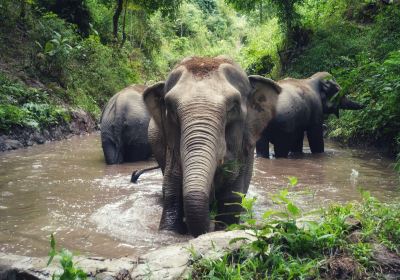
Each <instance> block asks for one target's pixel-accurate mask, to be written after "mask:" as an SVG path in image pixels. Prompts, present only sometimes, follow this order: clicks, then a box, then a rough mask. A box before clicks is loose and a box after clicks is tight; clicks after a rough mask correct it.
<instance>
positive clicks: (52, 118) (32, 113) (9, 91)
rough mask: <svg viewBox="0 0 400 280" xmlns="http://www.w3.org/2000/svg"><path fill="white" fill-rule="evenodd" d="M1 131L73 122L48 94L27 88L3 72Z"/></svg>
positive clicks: (0, 85) (0, 75)
mask: <svg viewBox="0 0 400 280" xmlns="http://www.w3.org/2000/svg"><path fill="white" fill-rule="evenodd" d="M0 101H1V102H0V103H1V104H0V130H1V131H5V132H7V131H9V130H10V129H12V128H13V127H16V126H19V127H32V128H44V127H48V126H51V125H56V124H60V123H62V122H69V121H70V118H71V116H70V113H69V111H68V110H67V109H65V108H62V107H61V106H58V105H55V104H54V102H53V101H52V100H51V98H50V97H49V94H48V92H46V91H44V90H39V89H35V88H28V87H26V86H24V85H22V84H21V83H18V82H14V81H11V80H9V79H8V78H7V77H6V76H5V75H3V74H2V73H0Z"/></svg>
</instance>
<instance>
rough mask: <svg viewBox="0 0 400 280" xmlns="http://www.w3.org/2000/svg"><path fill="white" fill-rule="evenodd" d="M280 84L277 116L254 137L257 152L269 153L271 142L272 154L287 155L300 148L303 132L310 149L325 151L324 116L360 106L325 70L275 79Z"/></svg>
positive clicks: (260, 153) (298, 151)
mask: <svg viewBox="0 0 400 280" xmlns="http://www.w3.org/2000/svg"><path fill="white" fill-rule="evenodd" d="M277 83H278V85H279V86H280V87H281V88H282V92H281V94H280V95H279V98H278V103H277V105H276V116H275V117H274V119H272V120H271V122H270V123H269V125H268V126H267V128H266V129H265V130H264V131H263V132H262V135H261V138H260V139H259V140H258V141H257V146H256V150H257V156H262V157H267V158H268V157H269V147H268V146H269V143H270V142H271V143H272V144H274V152H275V157H277V158H279V157H287V156H288V154H289V152H293V153H302V152H303V138H304V132H307V138H308V142H309V145H310V150H311V152H312V153H323V152H324V139H323V120H324V116H326V115H329V114H335V115H336V116H337V117H339V109H347V110H359V109H362V108H363V106H362V105H360V104H358V103H356V102H353V101H351V100H349V99H347V97H346V96H340V95H338V94H337V93H338V92H339V91H340V87H339V85H338V84H337V83H336V82H335V80H334V79H333V78H332V76H331V75H330V74H329V73H327V72H319V73H316V74H314V75H313V76H311V77H310V78H308V79H302V80H300V79H291V78H287V79H284V80H281V81H279V82H277Z"/></svg>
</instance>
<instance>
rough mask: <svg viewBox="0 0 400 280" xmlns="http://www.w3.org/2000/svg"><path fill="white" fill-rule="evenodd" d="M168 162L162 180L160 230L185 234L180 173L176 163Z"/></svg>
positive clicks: (173, 161)
mask: <svg viewBox="0 0 400 280" xmlns="http://www.w3.org/2000/svg"><path fill="white" fill-rule="evenodd" d="M169 158H171V160H170V161H169V162H168V164H167V166H166V169H165V174H164V179H163V197H164V204H163V212H162V216H161V221H160V230H172V231H176V232H178V233H181V234H184V233H187V228H186V224H185V223H184V221H183V195H182V171H181V167H180V166H178V164H176V163H177V161H175V160H173V159H172V157H169Z"/></svg>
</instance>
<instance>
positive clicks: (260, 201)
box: [0, 133, 400, 257]
mask: <svg viewBox="0 0 400 280" xmlns="http://www.w3.org/2000/svg"><path fill="white" fill-rule="evenodd" d="M305 152H306V153H305V154H304V156H302V157H301V158H290V159H272V160H270V159H260V158H257V159H256V160H255V165H254V173H253V179H252V181H251V185H250V189H249V192H248V195H250V196H256V197H257V203H256V205H255V210H256V213H258V214H261V213H262V212H263V211H265V210H267V209H270V208H271V207H275V206H274V205H273V204H272V202H271V196H272V195H273V194H275V193H277V192H278V191H279V190H281V189H284V188H287V187H288V179H287V177H288V176H295V177H297V178H298V182H299V183H298V185H297V186H296V187H294V188H291V189H290V190H291V191H292V192H293V194H292V196H291V198H292V199H293V200H294V201H295V202H296V204H297V205H298V206H299V207H300V208H302V209H303V210H304V211H307V210H311V209H314V208H319V207H321V206H327V205H329V204H330V203H333V202H347V201H352V200H360V199H361V196H360V191H359V189H360V188H362V189H364V190H368V191H370V192H371V193H372V195H373V196H375V197H377V198H378V199H380V200H383V201H390V200H392V199H396V198H399V197H400V189H399V180H398V176H397V175H396V173H395V172H394V171H393V161H392V160H390V159H387V158H384V157H382V156H380V155H379V154H377V153H376V151H369V150H360V149H349V148H343V147H340V146H339V145H338V144H336V143H333V142H329V141H328V142H326V152H325V153H324V154H320V155H312V154H310V152H309V150H307V149H306V150H305ZM154 164H155V163H154V162H153V161H151V160H149V161H146V162H138V163H127V164H121V165H114V166H107V165H106V164H105V163H104V160H103V154H102V150H101V144H100V136H99V134H97V133H94V134H91V135H86V136H74V137H72V138H69V139H67V140H63V141H58V142H52V143H46V144H44V145H38V146H33V147H30V148H26V149H20V150H16V151H11V152H5V153H2V154H0V218H1V220H0V251H1V252H5V253H14V254H19V255H26V256H45V255H47V253H48V251H49V235H50V233H52V232H54V233H55V237H56V241H57V247H58V248H60V247H65V248H68V249H69V250H71V251H73V252H75V253H80V254H84V255H89V256H102V257H121V256H131V257H136V256H139V255H140V254H143V253H145V252H148V251H149V250H154V249H156V248H158V247H161V246H163V245H167V244H172V243H177V242H182V241H185V240H188V239H189V238H190V237H189V236H182V235H178V234H173V233H170V232H159V231H158V223H159V219H160V216H161V211H162V206H161V205H162V204H161V203H162V202H161V182H162V175H161V171H159V170H155V171H151V172H149V173H146V174H144V175H142V177H141V178H140V180H139V182H138V183H137V184H132V183H130V175H131V173H132V170H134V169H139V168H144V167H150V166H153V165H154Z"/></svg>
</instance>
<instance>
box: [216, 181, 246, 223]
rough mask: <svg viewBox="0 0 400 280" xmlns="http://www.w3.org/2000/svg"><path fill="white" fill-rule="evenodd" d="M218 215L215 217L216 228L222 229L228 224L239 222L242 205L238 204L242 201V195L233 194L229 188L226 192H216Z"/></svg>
mask: <svg viewBox="0 0 400 280" xmlns="http://www.w3.org/2000/svg"><path fill="white" fill-rule="evenodd" d="M216 199H217V216H216V217H215V221H216V223H215V229H216V230H222V229H225V228H226V227H227V226H228V225H231V224H237V223H239V214H240V213H241V212H242V210H243V209H242V207H241V206H240V205H238V203H240V202H241V198H240V196H238V195H236V194H233V193H232V190H231V189H230V188H229V189H228V190H227V191H225V192H224V193H219V194H216Z"/></svg>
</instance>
